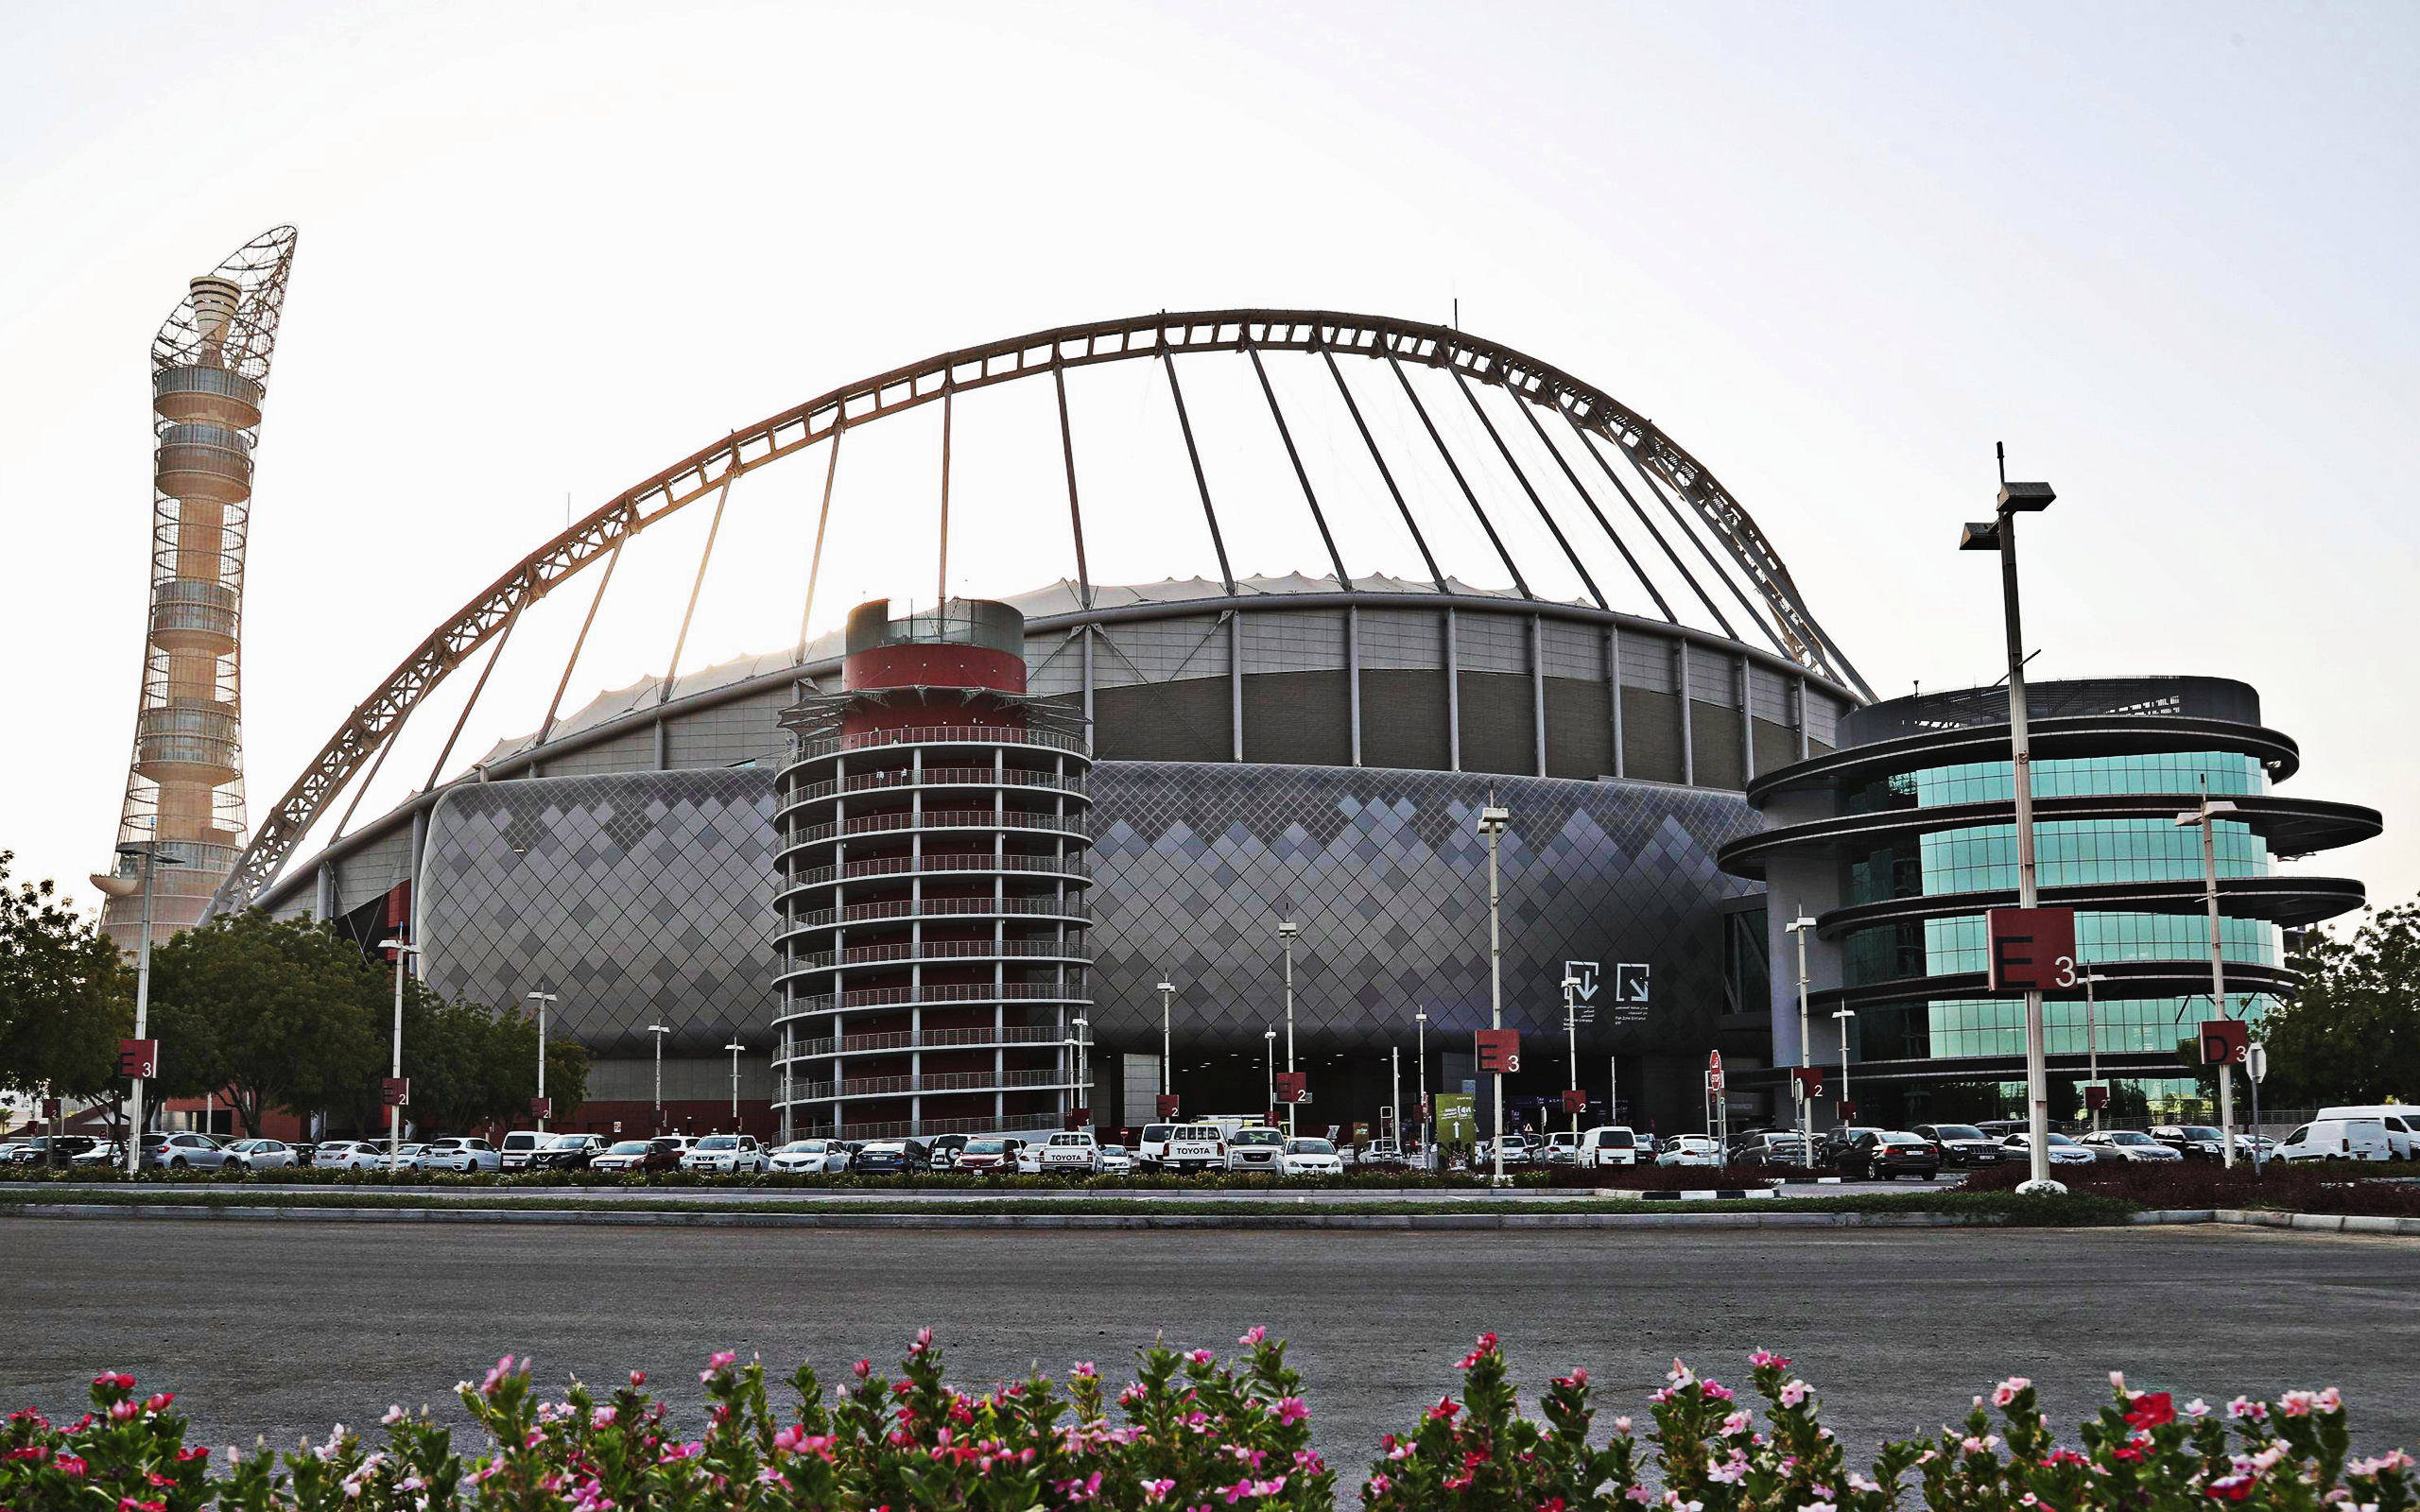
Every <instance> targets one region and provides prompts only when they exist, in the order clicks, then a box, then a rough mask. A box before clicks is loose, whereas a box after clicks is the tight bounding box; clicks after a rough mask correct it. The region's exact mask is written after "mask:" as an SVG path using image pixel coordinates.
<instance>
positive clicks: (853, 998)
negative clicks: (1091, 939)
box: [782, 982, 1092, 1038]
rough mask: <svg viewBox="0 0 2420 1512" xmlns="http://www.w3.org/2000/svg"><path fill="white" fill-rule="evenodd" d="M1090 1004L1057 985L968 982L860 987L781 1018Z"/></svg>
mask: <svg viewBox="0 0 2420 1512" xmlns="http://www.w3.org/2000/svg"><path fill="white" fill-rule="evenodd" d="M1091 1002H1092V998H1091V997H1090V996H1089V995H1088V994H1087V993H1085V992H1084V991H1083V989H1082V988H1077V987H1074V986H1070V985H1062V984H1060V983H1057V982H966V983H948V984H936V985H933V986H928V987H873V988H859V989H858V990H856V991H855V992H841V993H837V994H836V993H831V992H825V993H822V994H820V995H819V996H815V997H799V998H792V999H790V1000H789V1003H788V1005H787V1006H786V1007H785V1008H784V1009H783V1011H782V1017H783V1018H785V1019H795V1018H799V1017H802V1016H804V1015H808V1014H817V1013H852V1012H856V1011H857V1010H859V1009H863V1008H930V1007H941V1006H943V1005H947V1006H953V1007H962V1006H964V1005H967V1004H970V1003H1052V1004H1058V1003H1065V1004H1074V1005H1085V1004H1089V1003H1091ZM986 1032H989V1031H986ZM1061 1038H1064V1037H1063V1036H1062V1037H1061Z"/></svg>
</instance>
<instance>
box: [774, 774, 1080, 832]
mask: <svg viewBox="0 0 2420 1512" xmlns="http://www.w3.org/2000/svg"><path fill="white" fill-rule="evenodd" d="M950 787H1008V788H1019V789H1026V790H1031V791H1041V792H1048V793H1064V794H1067V795H1068V796H1070V797H1074V798H1081V799H1089V798H1090V797H1091V792H1092V789H1091V786H1090V784H1089V783H1088V782H1086V781H1085V779H1084V776H1083V774H1082V773H1080V772H1073V773H1069V774H1067V775H1065V776H1062V775H1060V774H1059V773H1056V772H1037V771H1031V770H1029V769H1028V768H1026V767H1022V766H1009V767H993V766H926V767H923V768H919V769H915V770H910V769H908V768H906V767H892V768H890V769H887V770H884V771H879V772H859V773H856V775H854V776H851V777H846V778H841V779H839V780H838V781H832V780H826V781H824V782H808V783H805V784H804V785H802V786H798V787H794V788H792V789H791V790H790V792H789V794H788V796H787V798H786V799H784V800H783V804H782V807H781V809H780V810H779V811H778V812H777V813H776V814H775V815H774V816H773V819H774V822H775V823H777V824H778V823H780V822H781V821H782V820H783V819H784V818H785V817H787V816H788V814H789V813H790V811H791V810H793V809H796V808H800V807H803V806H804V805H805V804H808V803H813V802H817V801H819V800H821V799H833V798H840V797H846V796H848V795H850V794H853V793H894V792H895V793H913V792H917V791H919V790H923V789H929V788H950Z"/></svg>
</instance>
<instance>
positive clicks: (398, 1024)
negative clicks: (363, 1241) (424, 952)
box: [378, 935, 420, 1171]
mask: <svg viewBox="0 0 2420 1512" xmlns="http://www.w3.org/2000/svg"><path fill="white" fill-rule="evenodd" d="M378 948H379V949H380V950H382V951H393V952H394V953H395V1056H394V1069H393V1070H392V1071H389V1073H388V1074H389V1076H398V1077H400V1076H401V1075H403V1074H404V957H405V956H406V955H418V954H420V947H419V946H417V945H407V944H406V943H404V939H403V936H400V935H399V936H396V937H395V938H393V939H382V940H380V941H379V942H378ZM403 1147H404V1109H403V1105H402V1104H400V1103H390V1104H389V1105H388V1107H387V1169H388V1170H389V1171H392V1170H394V1169H395V1168H396V1160H397V1159H398V1158H399V1157H400V1156H401V1155H402V1153H403Z"/></svg>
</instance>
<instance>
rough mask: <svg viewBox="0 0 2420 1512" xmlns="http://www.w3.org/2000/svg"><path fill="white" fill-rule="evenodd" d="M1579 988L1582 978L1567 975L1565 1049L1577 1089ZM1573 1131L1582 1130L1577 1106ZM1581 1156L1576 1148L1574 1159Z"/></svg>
mask: <svg viewBox="0 0 2420 1512" xmlns="http://www.w3.org/2000/svg"><path fill="white" fill-rule="evenodd" d="M1579 990H1580V978H1578V977H1576V976H1566V977H1564V979H1563V1038H1564V1052H1565V1054H1567V1055H1568V1056H1569V1057H1571V1085H1572V1088H1573V1090H1575V1091H1577V1090H1578V1088H1579V1086H1580V1000H1579V998H1578V997H1577V996H1575V994H1576V993H1578V992H1579ZM1571 1132H1572V1133H1573V1134H1574V1135H1575V1136H1576V1135H1577V1134H1579V1132H1580V1109H1578V1108H1573V1109H1572V1110H1571ZM1579 1158H1580V1156H1579V1152H1578V1151H1577V1150H1576V1149H1575V1150H1574V1151H1573V1152H1572V1159H1573V1160H1578V1159H1579Z"/></svg>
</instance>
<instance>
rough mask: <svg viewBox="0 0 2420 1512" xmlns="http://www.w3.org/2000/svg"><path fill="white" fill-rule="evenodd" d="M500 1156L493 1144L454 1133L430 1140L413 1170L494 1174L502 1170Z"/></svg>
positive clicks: (422, 1148) (416, 1160)
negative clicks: (485, 1172)
mask: <svg viewBox="0 0 2420 1512" xmlns="http://www.w3.org/2000/svg"><path fill="white" fill-rule="evenodd" d="M502 1164H503V1157H502V1155H501V1153H500V1152H499V1151H498V1150H497V1149H496V1147H495V1146H494V1145H493V1144H490V1143H488V1142H487V1141H485V1140H483V1139H476V1138H474V1137H472V1136H470V1135H466V1134H456V1135H452V1136H449V1137H447V1138H445V1139H441V1140H431V1141H429V1142H428V1143H426V1144H423V1145H422V1146H421V1148H420V1154H419V1156H418V1157H417V1158H416V1159H415V1160H414V1161H413V1165H414V1167H415V1168H416V1169H419V1170H423V1171H460V1172H463V1173H465V1174H468V1173H470V1172H474V1171H494V1170H499V1169H501V1168H502Z"/></svg>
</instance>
